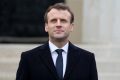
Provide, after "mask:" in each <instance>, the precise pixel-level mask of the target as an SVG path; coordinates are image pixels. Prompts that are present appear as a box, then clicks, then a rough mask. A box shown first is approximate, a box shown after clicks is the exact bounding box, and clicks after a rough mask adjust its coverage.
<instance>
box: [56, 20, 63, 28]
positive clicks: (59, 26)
mask: <svg viewBox="0 0 120 80" xmlns="http://www.w3.org/2000/svg"><path fill="white" fill-rule="evenodd" d="M56 27H57V28H61V27H62V26H61V22H60V20H57V25H56Z"/></svg>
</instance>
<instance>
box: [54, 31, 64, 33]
mask: <svg viewBox="0 0 120 80" xmlns="http://www.w3.org/2000/svg"><path fill="white" fill-rule="evenodd" d="M55 32H57V33H61V32H64V31H63V30H55Z"/></svg>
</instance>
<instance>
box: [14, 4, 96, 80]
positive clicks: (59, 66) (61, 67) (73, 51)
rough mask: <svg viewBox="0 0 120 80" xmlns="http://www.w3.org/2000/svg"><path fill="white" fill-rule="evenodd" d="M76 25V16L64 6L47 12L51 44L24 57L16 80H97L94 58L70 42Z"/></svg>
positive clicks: (55, 6)
mask: <svg viewBox="0 0 120 80" xmlns="http://www.w3.org/2000/svg"><path fill="white" fill-rule="evenodd" d="M73 22H74V15H73V13H72V12H71V10H70V9H69V7H68V6H66V5H65V4H63V3H57V4H55V5H53V6H51V7H49V8H48V10H47V11H46V14H45V31H46V32H48V34H49V41H48V42H47V43H45V44H44V45H42V46H39V47H37V48H35V49H32V50H29V51H26V52H23V53H22V55H21V60H20V63H19V67H18V71H17V75H16V80H98V76H97V69H96V62H95V58H94V54H93V53H91V52H88V51H86V50H83V49H81V48H78V47H76V46H74V45H73V44H72V43H71V42H70V41H69V40H68V37H69V34H70V32H71V31H72V30H73V26H74V24H73ZM60 51H61V52H60Z"/></svg>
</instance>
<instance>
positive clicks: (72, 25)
mask: <svg viewBox="0 0 120 80" xmlns="http://www.w3.org/2000/svg"><path fill="white" fill-rule="evenodd" d="M73 27H74V23H72V24H71V26H70V28H71V29H70V31H71V32H72V31H73Z"/></svg>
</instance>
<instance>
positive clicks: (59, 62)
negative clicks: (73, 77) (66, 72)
mask: <svg viewBox="0 0 120 80" xmlns="http://www.w3.org/2000/svg"><path fill="white" fill-rule="evenodd" d="M56 52H57V53H58V57H57V59H56V70H57V73H58V76H59V78H60V80H62V79H63V58H62V52H63V49H57V50H56Z"/></svg>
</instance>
